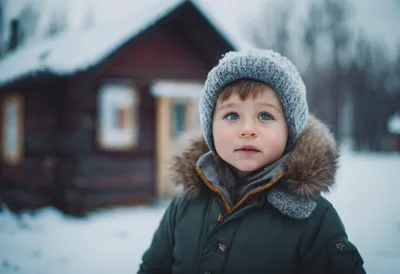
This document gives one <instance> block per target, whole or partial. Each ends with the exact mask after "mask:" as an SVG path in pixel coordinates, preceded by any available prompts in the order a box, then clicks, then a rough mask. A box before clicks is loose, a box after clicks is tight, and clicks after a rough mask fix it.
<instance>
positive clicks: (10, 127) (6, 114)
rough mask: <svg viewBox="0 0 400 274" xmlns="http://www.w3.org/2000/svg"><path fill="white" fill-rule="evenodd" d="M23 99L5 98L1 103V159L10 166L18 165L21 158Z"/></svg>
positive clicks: (15, 97) (17, 96)
mask: <svg viewBox="0 0 400 274" xmlns="http://www.w3.org/2000/svg"><path fill="white" fill-rule="evenodd" d="M23 123H24V117H23V99H22V97H21V96H19V95H12V96H8V97H6V98H5V100H4V103H3V136H2V140H3V142H2V150H3V159H4V161H5V162H6V163H8V164H10V165H16V164H19V163H20V162H21V160H22V157H23V137H24V136H23V127H24V124H23Z"/></svg>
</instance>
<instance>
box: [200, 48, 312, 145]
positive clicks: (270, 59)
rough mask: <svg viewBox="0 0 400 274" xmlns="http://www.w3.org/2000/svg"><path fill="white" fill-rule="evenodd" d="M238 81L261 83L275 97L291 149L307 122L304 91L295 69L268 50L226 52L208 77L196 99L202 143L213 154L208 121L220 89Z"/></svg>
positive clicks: (284, 59) (288, 62)
mask: <svg viewBox="0 0 400 274" xmlns="http://www.w3.org/2000/svg"><path fill="white" fill-rule="evenodd" d="M239 79H252V80H257V81H261V82H265V83H267V84H268V85H270V86H271V88H273V89H274V90H275V92H276V93H277V95H278V96H279V99H280V101H281V104H282V105H283V108H284V112H285V117H286V123H287V124H288V127H289V139H288V143H287V148H289V149H292V148H293V146H294V145H295V143H296V140H297V138H298V136H299V135H300V133H301V131H302V130H303V129H304V127H305V126H306V123H307V119H308V105H307V99H306V88H305V85H304V83H303V80H302V79H301V76H300V73H299V72H298V70H297V69H296V67H295V66H294V65H293V64H292V63H291V62H290V61H289V60H288V59H287V58H286V57H283V56H282V55H280V54H279V53H277V52H274V51H272V50H258V49H257V50H255V49H253V50H248V51H243V52H233V51H232V52H228V53H226V54H225V55H224V56H223V58H222V59H220V61H219V63H218V65H217V66H215V67H214V68H213V69H212V70H211V71H210V72H209V73H208V76H207V79H206V82H205V85H204V89H203V92H202V95H201V97H200V104H199V114H200V125H201V128H202V130H203V135H204V139H205V141H206V143H207V145H208V147H209V148H210V150H212V151H215V147H214V140H213V134H212V119H213V115H214V109H215V106H216V104H217V99H218V96H219V95H220V93H221V91H222V90H223V88H224V87H225V86H226V85H227V84H229V83H231V82H233V81H236V80H239Z"/></svg>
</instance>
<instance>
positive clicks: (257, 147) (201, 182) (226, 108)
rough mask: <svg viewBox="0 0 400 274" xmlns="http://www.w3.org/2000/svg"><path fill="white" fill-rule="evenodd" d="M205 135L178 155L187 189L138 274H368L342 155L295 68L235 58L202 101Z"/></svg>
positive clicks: (180, 180) (246, 55)
mask: <svg viewBox="0 0 400 274" xmlns="http://www.w3.org/2000/svg"><path fill="white" fill-rule="evenodd" d="M199 110H200V124H201V127H202V133H203V134H202V135H203V136H202V137H200V138H199V139H198V140H193V141H192V143H191V144H190V145H189V146H187V147H186V148H184V150H183V152H182V154H181V155H180V156H177V157H176V158H175V162H174V166H173V168H174V170H175V171H174V176H173V178H174V182H175V183H177V184H178V185H181V186H183V193H182V194H180V195H178V197H175V198H174V199H173V200H172V202H171V204H170V205H169V207H168V209H167V211H166V213H165V215H164V217H163V218H162V220H161V223H160V226H159V227H158V229H157V231H156V232H155V234H154V238H153V241H152V243H151V246H150V248H149V249H148V250H147V252H146V253H145V254H144V256H143V262H142V264H141V266H140V270H139V272H138V273H229V274H234V273H251V274H257V273H260V274H261V273H262V274H267V273H271V274H272V273H273V274H278V273H279V274H283V273H288V274H289V273H304V274H325V273H341V274H344V273H365V271H364V269H363V260H362V258H361V256H360V254H359V252H358V251H357V249H356V247H355V246H354V245H353V244H351V243H350V242H349V240H348V239H347V235H346V232H345V229H344V227H343V225H342V222H341V220H340V218H339V216H338V214H337V212H336V211H335V209H334V208H333V206H332V205H331V204H330V203H329V202H328V201H327V200H326V199H324V198H323V197H322V196H321V192H323V191H328V190H329V187H330V186H331V185H332V184H333V183H334V175H335V172H336V169H337V158H338V152H337V149H336V146H335V142H334V139H333V138H332V136H331V134H330V133H329V131H328V129H327V127H326V126H325V125H324V124H322V122H321V121H319V120H317V119H316V118H315V117H312V116H311V115H309V113H308V106H307V101H306V89H305V86H304V84H303V81H302V79H301V77H300V75H299V73H298V71H297V69H296V68H295V67H294V65H293V64H292V63H291V62H290V61H289V60H288V59H286V58H285V57H282V56H281V55H279V54H278V53H276V52H273V51H270V50H250V51H246V52H229V53H227V54H226V55H225V56H224V57H223V58H222V59H221V60H220V62H219V64H218V65H217V66H216V67H214V68H213V69H212V70H211V71H210V73H209V74H208V76H207V80H206V83H205V87H204V91H203V94H202V96H201V98H200V107H199Z"/></svg>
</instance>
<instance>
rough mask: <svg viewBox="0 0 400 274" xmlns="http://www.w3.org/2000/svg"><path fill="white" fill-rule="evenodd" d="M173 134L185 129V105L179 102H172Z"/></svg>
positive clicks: (178, 133)
mask: <svg viewBox="0 0 400 274" xmlns="http://www.w3.org/2000/svg"><path fill="white" fill-rule="evenodd" d="M173 123H174V127H173V130H174V132H173V136H179V135H180V134H181V133H183V131H184V130H185V105H184V104H183V103H180V102H175V103H174V104H173Z"/></svg>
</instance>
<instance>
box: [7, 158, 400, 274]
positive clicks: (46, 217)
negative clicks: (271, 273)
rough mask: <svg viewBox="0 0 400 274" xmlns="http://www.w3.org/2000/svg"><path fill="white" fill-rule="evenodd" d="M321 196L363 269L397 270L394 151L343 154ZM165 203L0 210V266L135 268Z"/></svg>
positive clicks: (41, 273) (34, 271) (398, 183)
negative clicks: (17, 212)
mask: <svg viewBox="0 0 400 274" xmlns="http://www.w3.org/2000/svg"><path fill="white" fill-rule="evenodd" d="M341 166H342V167H341V170H340V172H339V176H338V183H337V186H336V187H335V188H334V190H333V192H332V193H331V194H329V195H327V198H328V199H329V200H331V201H332V202H333V203H334V205H335V207H336V208H337V210H338V211H339V213H340V214H341V217H342V219H343V222H344V224H345V226H346V228H347V231H348V234H349V236H350V239H351V240H352V241H353V242H354V243H355V245H356V246H357V247H358V248H359V250H360V252H361V254H362V256H363V258H364V260H365V266H366V270H367V273H369V274H370V273H376V274H398V273H400V210H399V209H400V197H399V196H400V180H399V179H398V178H399V176H398V169H399V168H400V155H399V154H397V155H375V154H354V153H351V152H346V153H344V155H343V157H342V159H341ZM167 203H168V202H161V203H160V204H158V205H155V206H151V207H135V208H122V209H110V210H104V211H101V212H97V213H94V214H92V215H91V216H89V217H88V218H85V219H75V218H70V217H65V216H63V215H61V214H60V213H59V212H57V211H55V210H53V209H50V208H46V209H42V210H40V211H38V212H37V213H36V214H35V215H28V214H25V215H23V216H21V217H20V220H19V221H17V220H16V217H15V216H14V215H12V214H11V213H10V212H9V211H7V210H3V211H2V212H0V273H2V274H10V273H27V274H45V273H49V274H53V273H58V274H65V273H67V274H72V273H83V274H91V273H95V274H102V273H104V274H110V273H121V274H124V273H126V274H128V273H129V274H131V273H135V272H136V270H137V267H138V264H139V263H140V259H141V255H142V253H143V251H144V250H145V249H146V248H147V247H148V245H149V243H150V240H151V237H152V234H153V232H154V230H155V229H156V227H157V224H158V222H159V219H160V218H161V216H162V214H163V212H164V210H165V208H166V206H167Z"/></svg>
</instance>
